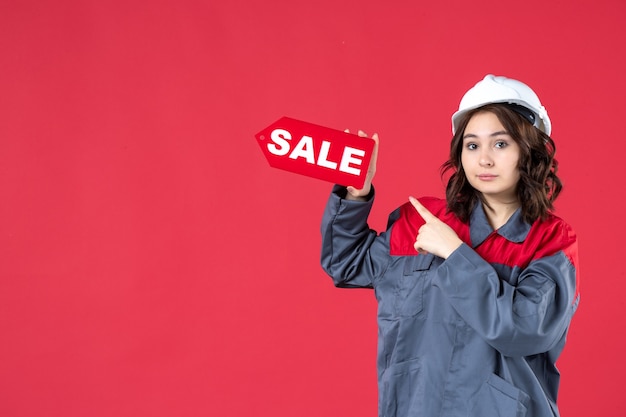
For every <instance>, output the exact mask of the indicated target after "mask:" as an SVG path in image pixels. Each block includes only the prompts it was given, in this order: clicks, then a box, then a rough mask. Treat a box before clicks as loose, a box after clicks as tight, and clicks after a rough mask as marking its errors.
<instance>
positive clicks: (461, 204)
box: [321, 75, 579, 417]
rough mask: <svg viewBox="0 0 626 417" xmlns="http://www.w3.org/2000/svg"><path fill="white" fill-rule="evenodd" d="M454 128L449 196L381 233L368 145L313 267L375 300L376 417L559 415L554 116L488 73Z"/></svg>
mask: <svg viewBox="0 0 626 417" xmlns="http://www.w3.org/2000/svg"><path fill="white" fill-rule="evenodd" d="M452 129H453V133H454V136H453V138H452V142H451V146H450V158H449V160H448V161H447V162H446V163H445V164H444V165H443V170H444V172H450V173H451V177H450V179H449V181H448V184H447V187H446V199H445V200H442V199H438V198H433V197H425V198H421V199H419V200H417V199H415V198H413V197H410V198H409V200H410V202H408V203H406V204H404V205H403V206H401V207H400V208H398V209H397V210H395V211H394V212H393V213H392V214H391V216H390V218H389V225H388V228H387V230H386V231H385V232H384V233H381V234H380V235H378V234H377V233H376V232H375V231H373V230H371V229H369V228H368V226H367V217H368V214H369V212H370V209H371V207H372V203H373V199H374V189H373V187H372V185H371V184H372V178H373V176H374V172H375V167H376V154H377V150H378V136H377V135H374V136H373V137H372V139H374V140H375V142H376V147H375V151H374V155H373V157H372V162H371V167H372V169H371V170H370V172H369V174H368V178H367V180H366V182H365V185H364V186H363V188H362V189H355V188H354V187H342V186H335V188H334V189H333V193H332V194H331V196H330V199H329V201H328V204H327V206H326V209H325V212H324V216H323V221H322V257H321V259H322V266H323V268H324V269H325V270H326V272H327V273H328V274H329V275H330V276H331V277H332V278H333V281H334V283H335V285H336V286H337V287H343V288H359V287H360V288H363V287H365V288H373V289H374V291H375V296H376V299H377V301H378V329H379V330H378V335H379V336H378V339H379V340H378V361H377V365H378V387H379V415H380V416H381V417H404V416H426V417H435V416H436V417H444V416H476V417H491V416H494V417H495V416H499V417H508V416H516V417H522V416H532V417H547V416H558V415H559V412H558V409H557V405H556V400H557V391H558V387H559V372H558V370H557V368H556V365H555V363H556V360H557V359H558V357H559V355H560V353H561V351H562V350H563V347H564V344H565V338H566V334H567V331H568V328H569V325H570V321H571V319H572V316H573V314H574V312H575V310H576V308H577V306H578V300H579V296H578V292H577V275H578V272H577V271H578V254H577V241H576V235H575V234H574V232H573V230H572V228H571V227H570V226H569V225H568V224H567V223H565V222H564V221H563V220H562V219H560V218H558V217H556V216H555V215H554V214H552V212H551V211H552V209H553V202H554V200H555V199H556V198H557V196H558V195H559V192H560V191H561V181H560V180H559V178H558V177H557V175H556V174H557V161H556V160H555V159H554V153H555V146H554V142H553V141H552V139H551V138H550V136H549V135H550V131H551V124H550V119H549V118H548V114H547V112H546V110H545V108H544V107H543V106H542V105H541V103H540V101H539V98H538V97H537V95H536V94H535V93H534V92H533V90H531V89H530V87H528V86H527V85H525V84H523V83H521V82H520V81H517V80H513V79H510V78H505V77H496V76H493V75H488V76H486V77H485V78H484V79H483V80H481V81H480V82H478V83H477V84H476V85H475V86H474V87H473V88H471V89H470V90H469V91H468V92H467V93H466V94H465V95H464V97H463V99H462V100H461V103H460V107H459V110H458V111H457V112H456V113H455V114H454V115H453V117H452ZM359 134H360V135H361V136H365V134H364V133H363V132H359Z"/></svg>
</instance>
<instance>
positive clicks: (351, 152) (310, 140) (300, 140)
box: [255, 117, 374, 188]
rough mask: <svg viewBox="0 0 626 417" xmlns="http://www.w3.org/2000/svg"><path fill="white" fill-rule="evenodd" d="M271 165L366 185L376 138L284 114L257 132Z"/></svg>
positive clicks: (313, 175)
mask: <svg viewBox="0 0 626 417" xmlns="http://www.w3.org/2000/svg"><path fill="white" fill-rule="evenodd" d="M255 137H256V139H257V142H258V143H259V145H260V146H261V150H262V151H263V154H264V155H265V158H266V159H267V161H268V162H269V164H270V166H272V167H274V168H278V169H283V170H285V171H289V172H294V173H296V174H301V175H306V176H308V177H313V178H317V179H320V180H324V181H329V182H332V183H335V184H340V185H344V186H348V185H351V186H353V187H355V188H363V184H364V183H365V177H366V176H367V168H368V167H369V164H370V159H371V157H372V151H373V150H374V141H373V140H372V139H370V138H363V137H360V136H357V135H353V134H350V133H346V132H342V131H341V130H336V129H330V128H328V127H324V126H319V125H315V124H312V123H308V122H303V121H301V120H296V119H292V118H289V117H283V118H281V119H279V120H277V121H276V122H274V123H272V124H271V125H269V126H268V127H266V128H265V129H263V130H262V131H260V132H259V133H257V134H256V135H255Z"/></svg>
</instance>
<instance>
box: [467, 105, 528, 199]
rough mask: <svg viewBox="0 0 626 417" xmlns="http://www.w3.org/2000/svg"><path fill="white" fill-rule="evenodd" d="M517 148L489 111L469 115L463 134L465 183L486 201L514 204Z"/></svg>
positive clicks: (518, 155) (518, 150)
mask: <svg viewBox="0 0 626 417" xmlns="http://www.w3.org/2000/svg"><path fill="white" fill-rule="evenodd" d="M519 158H520V148H519V145H518V144H517V143H516V142H515V141H514V140H513V138H511V136H510V135H509V134H508V132H507V131H506V129H505V128H504V126H502V123H500V120H499V119H498V117H497V116H496V115H495V114H493V113H491V112H486V111H485V112H479V113H476V114H474V115H473V116H472V118H471V119H470V121H469V123H468V124H467V127H466V128H465V132H464V134H463V149H462V151H461V165H462V166H463V170H464V171H465V176H466V177H467V180H468V181H469V183H470V184H471V186H472V187H474V188H475V189H476V190H478V191H479V192H480V193H482V194H483V196H484V197H485V199H486V200H487V202H490V201H493V202H504V203H511V202H516V201H517V194H516V188H517V183H518V181H519V178H520V174H519V169H518V162H519Z"/></svg>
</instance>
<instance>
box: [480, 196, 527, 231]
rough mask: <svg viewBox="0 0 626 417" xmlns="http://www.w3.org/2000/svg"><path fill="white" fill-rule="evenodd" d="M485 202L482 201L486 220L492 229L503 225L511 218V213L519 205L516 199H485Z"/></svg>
mask: <svg viewBox="0 0 626 417" xmlns="http://www.w3.org/2000/svg"><path fill="white" fill-rule="evenodd" d="M485 200H486V203H487V204H485V203H483V208H484V210H485V214H486V215H487V220H488V221H489V224H490V225H491V227H493V229H494V230H498V229H499V228H500V227H502V226H504V225H505V224H506V222H507V221H509V219H510V218H511V216H512V215H513V213H515V211H516V210H517V209H518V208H519V207H520V202H519V201H518V200H517V199H514V200H511V201H502V200H498V199H495V200H494V199H487V198H486V199H485Z"/></svg>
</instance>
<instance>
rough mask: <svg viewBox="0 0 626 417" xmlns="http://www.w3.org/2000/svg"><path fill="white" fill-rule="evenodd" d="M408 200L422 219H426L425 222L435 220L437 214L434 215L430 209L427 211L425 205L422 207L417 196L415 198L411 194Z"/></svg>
mask: <svg viewBox="0 0 626 417" xmlns="http://www.w3.org/2000/svg"><path fill="white" fill-rule="evenodd" d="M409 201H410V202H411V204H412V205H413V207H415V210H417V213H418V214H419V215H420V216H422V219H424V221H426V223H428V222H431V221H433V220H437V216H435V215H434V214H432V213H431V212H430V211H428V209H427V208H426V207H424V206H423V205H422V203H420V202H419V201H418V199H417V198H415V197H413V196H409Z"/></svg>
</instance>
